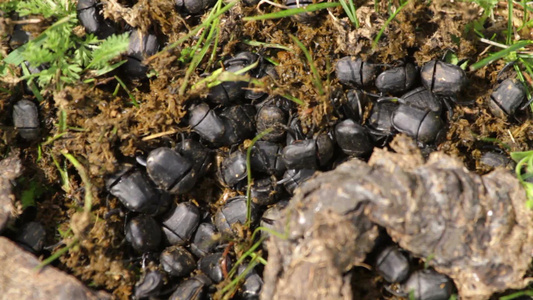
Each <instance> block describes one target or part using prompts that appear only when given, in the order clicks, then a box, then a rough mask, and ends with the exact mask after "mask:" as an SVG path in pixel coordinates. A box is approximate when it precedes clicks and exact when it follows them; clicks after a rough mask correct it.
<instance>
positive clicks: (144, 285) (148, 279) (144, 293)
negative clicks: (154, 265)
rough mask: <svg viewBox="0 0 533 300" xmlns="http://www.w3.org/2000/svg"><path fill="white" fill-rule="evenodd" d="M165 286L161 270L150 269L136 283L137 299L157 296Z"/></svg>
mask: <svg viewBox="0 0 533 300" xmlns="http://www.w3.org/2000/svg"><path fill="white" fill-rule="evenodd" d="M161 287H163V274H161V272H159V271H148V272H147V273H146V274H144V276H143V277H142V278H141V279H140V280H139V281H138V282H137V283H136V284H135V288H134V291H135V292H134V294H135V299H141V298H148V297H156V296H158V295H159V292H160V290H161Z"/></svg>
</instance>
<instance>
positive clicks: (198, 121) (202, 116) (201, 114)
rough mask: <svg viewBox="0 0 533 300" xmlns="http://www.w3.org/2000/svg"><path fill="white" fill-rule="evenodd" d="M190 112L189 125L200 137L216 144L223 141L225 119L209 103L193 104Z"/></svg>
mask: <svg viewBox="0 0 533 300" xmlns="http://www.w3.org/2000/svg"><path fill="white" fill-rule="evenodd" d="M189 114H190V118H189V125H190V126H191V129H192V130H193V131H194V132H196V133H198V134H199V135H200V137H202V138H203V139H205V140H206V141H208V142H209V143H211V144H215V145H216V144H218V143H220V142H221V141H222V138H223V137H224V133H225V130H226V127H225V124H224V120H223V119H222V118H220V117H219V116H218V115H217V114H215V111H214V110H212V109H211V108H210V107H209V105H207V103H200V104H198V105H194V106H191V108H190V109H189Z"/></svg>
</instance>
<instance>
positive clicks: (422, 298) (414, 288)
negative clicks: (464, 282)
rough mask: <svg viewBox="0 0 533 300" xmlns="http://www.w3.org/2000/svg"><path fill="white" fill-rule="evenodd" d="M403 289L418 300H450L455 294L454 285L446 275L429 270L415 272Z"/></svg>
mask: <svg viewBox="0 0 533 300" xmlns="http://www.w3.org/2000/svg"><path fill="white" fill-rule="evenodd" d="M403 289H404V291H405V293H406V294H408V295H410V294H412V295H413V296H414V299H416V300H448V299H449V298H450V296H451V295H452V292H453V283H452V281H451V280H450V279H449V278H448V277H446V276H445V275H442V274H439V273H437V272H435V271H433V270H431V269H427V270H419V271H415V272H413V273H412V274H411V276H409V279H407V281H406V282H405V284H404V285H403Z"/></svg>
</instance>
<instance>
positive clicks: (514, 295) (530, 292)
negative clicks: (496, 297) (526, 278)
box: [500, 289, 533, 300]
mask: <svg viewBox="0 0 533 300" xmlns="http://www.w3.org/2000/svg"><path fill="white" fill-rule="evenodd" d="M523 296H529V297H533V290H531V289H530V290H527V291H519V292H515V293H512V294H510V295H507V296H503V297H500V300H512V299H516V298H518V297H523Z"/></svg>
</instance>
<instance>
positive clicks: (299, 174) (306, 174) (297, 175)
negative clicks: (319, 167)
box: [278, 169, 316, 195]
mask: <svg viewBox="0 0 533 300" xmlns="http://www.w3.org/2000/svg"><path fill="white" fill-rule="evenodd" d="M315 172H316V171H315V170H313V169H289V170H287V171H286V172H285V174H283V179H282V180H280V181H279V182H278V184H283V186H284V187H285V190H286V191H287V192H288V193H289V194H291V195H292V194H293V193H294V190H295V189H296V188H297V187H298V186H299V185H300V184H302V183H304V182H305V181H306V180H307V179H309V178H311V177H312V176H313V174H315Z"/></svg>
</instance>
